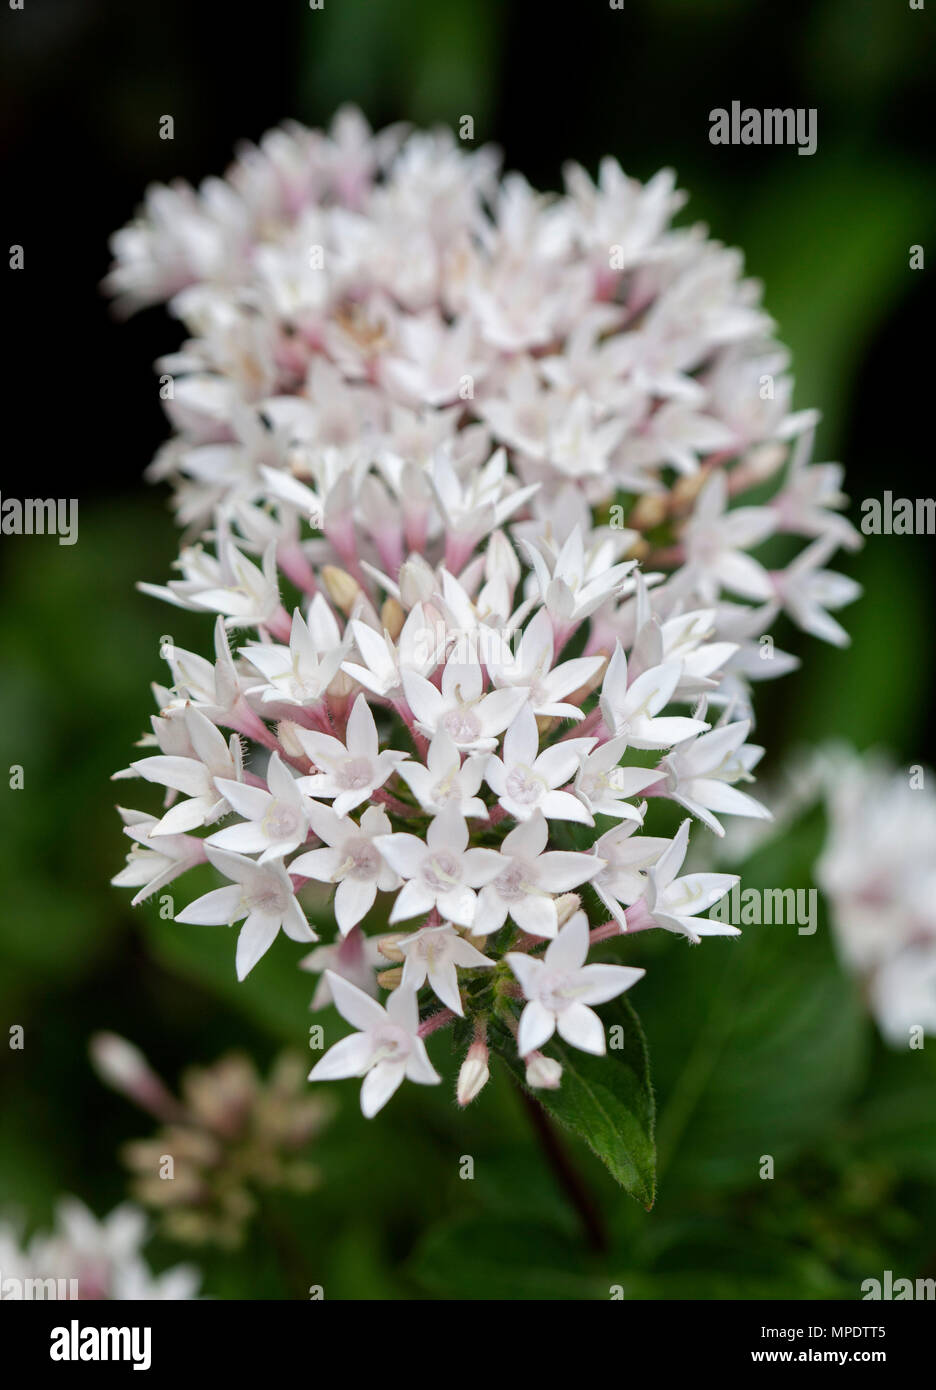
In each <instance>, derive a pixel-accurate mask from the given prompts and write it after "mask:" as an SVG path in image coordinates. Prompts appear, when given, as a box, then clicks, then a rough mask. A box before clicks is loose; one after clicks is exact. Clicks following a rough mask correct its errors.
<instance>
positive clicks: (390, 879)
mask: <svg viewBox="0 0 936 1390" xmlns="http://www.w3.org/2000/svg"><path fill="white" fill-rule="evenodd" d="M309 821H310V823H311V826H312V829H313V830H314V831H315V833H316V835H318V837H319V839H320V840H324V842H325V845H324V846H323V847H322V848H321V849H310V850H308V851H307V852H306V853H305V854H300V855H298V856H297V857H296V858H295V859H293V860H292V862H291V863H290V865H289V872H290V873H291V874H302V875H303V876H304V877H306V878H314V879H317V880H318V882H319V883H337V885H338V887H337V889H336V891H335V921H336V922H337V923H338V930H339V931H340V932H341V935H342V936H347V935H348V932H350V931H351V929H352V927H355V926H357V924H358V922H360V921H361V920H362V918H364V917H365V916H366V915H367V913H368V912H370V910H371V908H372V907H373V906H374V900H375V898H376V897H377V893H378V892H382V893H386V892H390V891H391V890H392V889H394V888H398V887H399V886H400V880H399V878H398V877H397V875H396V874H395V873H394V872H393V870H392V869H391V867H390V865H389V864H388V863H387V862H386V861H385V859H384V858H383V856H382V855H381V853H380V850H379V849H378V848H377V845H376V844H375V840H376V839H377V837H378V836H382V835H388V834H389V833H390V831H391V829H392V826H391V824H390V819H389V817H388V816H387V814H386V813H385V812H384V811H383V810H382V809H381V808H380V807H379V806H368V808H367V810H366V811H365V812H364V814H363V816H362V817H361V824H360V825H355V823H354V821H353V820H351V818H350V817H345V816H338V815H336V814H335V812H334V811H333V810H332V809H331V807H330V806H319V805H317V804H316V803H314V802H313V803H312V806H311V808H310V811H309Z"/></svg>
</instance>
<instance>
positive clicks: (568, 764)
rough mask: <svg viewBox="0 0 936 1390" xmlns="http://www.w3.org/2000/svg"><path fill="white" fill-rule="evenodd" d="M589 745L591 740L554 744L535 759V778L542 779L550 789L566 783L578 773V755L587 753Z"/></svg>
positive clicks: (573, 740)
mask: <svg viewBox="0 0 936 1390" xmlns="http://www.w3.org/2000/svg"><path fill="white" fill-rule="evenodd" d="M590 744H591V740H589V739H579V738H573V739H565V740H564V741H563V742H561V743H554V744H553V746H552V747H551V748H547V749H545V751H544V752H542V753H541V754H540V755H539V757H538V758H537V759H536V766H535V769H534V770H535V772H536V774H537V776H539V777H542V778H543V779H544V780H545V781H546V782H548V784H549V785H550V786H551V787H558V786H560V785H561V784H562V783H563V782H568V781H569V779H570V778H572V777H574V776H575V774H576V772H577V771H578V767H579V763H580V761H581V758H580V754H581V753H585V752H587V751H588V746H589V745H590ZM592 746H593V745H592ZM528 766H529V764H528Z"/></svg>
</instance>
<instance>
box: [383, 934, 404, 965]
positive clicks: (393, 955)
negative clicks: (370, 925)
mask: <svg viewBox="0 0 936 1390" xmlns="http://www.w3.org/2000/svg"><path fill="white" fill-rule="evenodd" d="M409 935H410V933H409V932H405V931H396V932H391V933H390V935H389V936H379V937H378V938H377V949H378V951H379V952H380V954H381V955H382V956H383V957H384V958H385V959H386V960H392V961H393V962H394V964H395V965H402V963H403V961H404V960H405V959H406V957H405V956H404V955H403V952H402V951H401V950H400V948H399V946H398V945H397V943H398V942H399V941H405V940H406V938H407V936H409Z"/></svg>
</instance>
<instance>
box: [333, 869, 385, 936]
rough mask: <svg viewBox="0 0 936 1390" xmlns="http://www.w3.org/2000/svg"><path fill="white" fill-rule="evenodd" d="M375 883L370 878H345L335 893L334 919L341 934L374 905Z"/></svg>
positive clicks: (358, 920)
mask: <svg viewBox="0 0 936 1390" xmlns="http://www.w3.org/2000/svg"><path fill="white" fill-rule="evenodd" d="M376 897H377V885H376V883H375V882H374V880H373V879H372V878H368V879H362V878H345V879H342V881H341V883H339V885H338V890H337V892H336V893H335V921H336V922H337V923H338V930H339V931H340V932H341V935H342V936H347V935H348V932H349V931H350V930H351V928H352V927H356V926H357V924H358V922H360V921H361V919H362V918H363V917H366V915H367V913H368V912H370V910H371V908H372V907H373V906H374V899H375V898H376Z"/></svg>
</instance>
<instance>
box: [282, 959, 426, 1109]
mask: <svg viewBox="0 0 936 1390" xmlns="http://www.w3.org/2000/svg"><path fill="white" fill-rule="evenodd" d="M325 975H326V979H327V980H328V987H329V989H330V990H331V993H332V998H333V999H334V1001H335V1007H336V1009H337V1010H338V1012H339V1013H340V1014H341V1016H342V1018H345V1019H347V1020H348V1022H349V1023H350V1024H353V1026H354V1027H355V1028H357V1029H358V1030H359V1031H358V1032H356V1033H352V1034H351V1035H350V1036H349V1037H347V1038H342V1039H341V1041H340V1042H337V1043H335V1045H334V1047H330V1048H329V1049H328V1051H327V1052H326V1053H325V1056H324V1057H323V1058H322V1059H321V1060H320V1061H319V1062H317V1063H316V1064H315V1066H314V1067H313V1068H312V1070H311V1071H310V1072H309V1080H310V1081H335V1080H338V1079H339V1078H341V1077H345V1076H363V1077H364V1084H363V1086H362V1087H361V1110H362V1111H363V1112H364V1114H365V1115H366V1116H367V1118H368V1119H371V1118H372V1117H373V1116H374V1115H376V1114H377V1111H378V1110H380V1109H382V1107H383V1106H385V1105H386V1103H387V1101H388V1100H389V1099H390V1097H391V1096H392V1095H393V1093H394V1092H395V1091H396V1090H397V1089H398V1087H399V1086H400V1085H401V1084H402V1082H403V1079H404V1077H407V1078H408V1079H409V1080H410V1081H415V1082H417V1083H418V1084H419V1085H420V1086H433V1085H435V1084H436V1083H437V1082H439V1081H441V1080H442V1078H441V1076H440V1075H439V1073H438V1072H437V1071H436V1069H435V1067H434V1066H433V1065H432V1063H431V1062H430V1061H429V1056H428V1054H427V1052H426V1045H425V1043H424V1042H423V1040H422V1038H421V1037H420V1036H419V1007H418V1005H417V1003H416V995H415V994H414V993H413V992H412V991H411V990H408V989H396V990H394V991H393V993H392V994H391V995H390V998H389V999H388V1000H387V1007H386V1008H384V1007H383V1005H382V1004H378V1003H377V1000H376V999H371V997H370V995H369V994H365V993H364V991H363V990H361V989H358V988H357V986H356V985H352V984H351V983H350V982H349V981H348V980H344V979H342V977H341V976H340V975H336V974H334V973H333V971H331V970H328V971H326V972H325Z"/></svg>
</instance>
